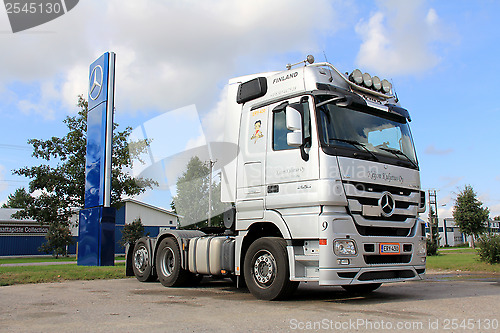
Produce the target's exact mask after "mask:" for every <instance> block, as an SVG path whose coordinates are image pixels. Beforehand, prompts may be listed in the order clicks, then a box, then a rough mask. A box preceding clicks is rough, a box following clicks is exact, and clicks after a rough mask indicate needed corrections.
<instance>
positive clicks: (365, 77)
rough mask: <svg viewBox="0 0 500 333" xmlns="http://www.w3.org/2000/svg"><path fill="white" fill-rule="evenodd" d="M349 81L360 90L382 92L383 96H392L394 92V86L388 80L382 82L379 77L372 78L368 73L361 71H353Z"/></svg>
mask: <svg viewBox="0 0 500 333" xmlns="http://www.w3.org/2000/svg"><path fill="white" fill-rule="evenodd" d="M349 81H351V82H353V83H355V84H356V85H358V86H360V87H358V88H362V87H366V88H368V89H370V90H372V91H374V92H375V91H377V92H378V91H380V92H382V93H383V94H390V93H391V91H392V84H391V83H390V82H389V81H387V80H386V79H384V80H382V81H381V80H380V78H379V77H378V76H371V75H370V74H368V73H364V74H363V73H362V72H361V71H360V70H359V69H355V70H353V71H352V73H351V75H349Z"/></svg>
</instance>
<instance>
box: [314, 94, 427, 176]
mask: <svg viewBox="0 0 500 333" xmlns="http://www.w3.org/2000/svg"><path fill="white" fill-rule="evenodd" d="M318 111H319V112H318V115H319V121H318V122H319V131H320V132H321V137H322V140H323V144H325V145H327V146H335V147H338V148H348V149H356V150H364V151H368V152H370V153H371V155H372V156H373V155H374V154H376V155H378V156H380V155H382V156H384V157H392V158H397V159H400V160H403V161H406V162H409V163H410V164H411V165H412V166H414V167H415V168H417V158H416V155H415V150H414V148H413V141H412V138H411V134H410V128H409V126H408V124H407V122H406V119H404V118H403V117H399V116H395V115H392V114H389V113H387V115H386V116H385V115H384V117H382V116H381V115H380V114H379V113H378V112H377V113H375V112H374V113H367V112H363V111H357V110H354V109H349V108H346V107H339V106H337V105H335V104H334V103H333V102H332V103H327V104H324V105H321V106H320V107H319V108H318Z"/></svg>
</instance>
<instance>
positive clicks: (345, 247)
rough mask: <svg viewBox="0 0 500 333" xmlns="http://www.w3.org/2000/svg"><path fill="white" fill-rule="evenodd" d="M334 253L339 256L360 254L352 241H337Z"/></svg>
mask: <svg viewBox="0 0 500 333" xmlns="http://www.w3.org/2000/svg"><path fill="white" fill-rule="evenodd" d="M333 252H335V254H336V255H338V256H355V255H357V254H358V252H357V250H356V244H355V243H354V241H353V240H351V239H336V240H335V242H334V245H333Z"/></svg>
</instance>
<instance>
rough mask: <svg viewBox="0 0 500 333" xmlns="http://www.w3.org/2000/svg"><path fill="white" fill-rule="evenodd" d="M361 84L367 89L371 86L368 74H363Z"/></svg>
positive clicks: (370, 78)
mask: <svg viewBox="0 0 500 333" xmlns="http://www.w3.org/2000/svg"><path fill="white" fill-rule="evenodd" d="M363 83H364V85H365V86H367V87H368V88H369V87H371V86H372V77H371V76H370V74H368V73H365V74H363Z"/></svg>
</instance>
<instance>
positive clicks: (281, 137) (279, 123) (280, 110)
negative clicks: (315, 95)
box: [273, 97, 311, 150]
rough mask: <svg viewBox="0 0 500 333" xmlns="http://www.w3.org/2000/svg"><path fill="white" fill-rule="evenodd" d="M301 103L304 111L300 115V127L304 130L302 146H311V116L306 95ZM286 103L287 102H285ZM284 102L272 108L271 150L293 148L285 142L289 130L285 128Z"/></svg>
mask: <svg viewBox="0 0 500 333" xmlns="http://www.w3.org/2000/svg"><path fill="white" fill-rule="evenodd" d="M300 103H301V104H302V107H303V110H304V113H303V115H302V128H303V130H304V133H303V135H304V146H305V148H309V147H311V116H310V113H309V103H308V101H307V97H304V98H303V99H302V100H301V101H300ZM286 104H287V103H286ZM286 104H285V103H283V104H280V105H278V106H277V107H276V108H275V109H274V110H273V150H287V149H294V148H295V147H290V146H289V145H288V144H287V143H286V135H287V133H290V132H291V131H290V130H288V129H287V128H286V114H285V106H286Z"/></svg>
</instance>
